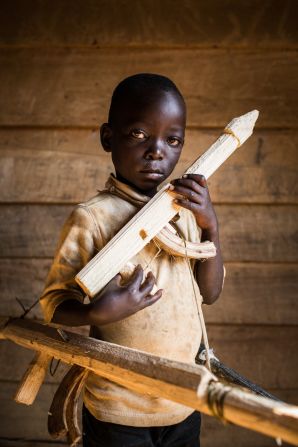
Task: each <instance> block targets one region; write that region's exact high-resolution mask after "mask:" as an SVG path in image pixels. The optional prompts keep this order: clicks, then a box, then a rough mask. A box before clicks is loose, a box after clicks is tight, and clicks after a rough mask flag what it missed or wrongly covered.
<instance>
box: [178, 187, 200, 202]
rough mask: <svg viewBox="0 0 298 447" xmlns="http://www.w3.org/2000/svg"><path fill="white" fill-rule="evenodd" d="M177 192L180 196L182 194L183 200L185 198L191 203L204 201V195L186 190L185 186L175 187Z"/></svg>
mask: <svg viewBox="0 0 298 447" xmlns="http://www.w3.org/2000/svg"><path fill="white" fill-rule="evenodd" d="M175 192H176V193H178V194H179V195H180V194H181V196H183V197H181V200H182V199H183V198H185V199H188V200H190V201H191V202H195V203H201V201H202V194H199V193H197V192H196V191H193V190H192V189H189V188H185V187H184V186H176V187H175ZM178 200H180V198H179V197H178Z"/></svg>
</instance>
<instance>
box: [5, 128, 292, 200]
mask: <svg viewBox="0 0 298 447" xmlns="http://www.w3.org/2000/svg"><path fill="white" fill-rule="evenodd" d="M219 134H220V130H214V131H206V130H205V131H196V130H188V131H187V133H186V143H185V147H184V149H183V152H182V155H181V159H180V163H179V164H178V166H177V168H176V169H175V171H174V173H173V174H172V176H171V177H172V178H174V177H175V176H179V175H181V174H182V173H183V172H184V170H185V169H186V168H187V167H188V166H190V164H191V163H193V161H194V160H195V158H196V157H198V156H199V154H201V153H202V152H203V151H204V150H206V149H207V148H208V147H209V146H210V145H211V144H212V143H213V142H214V141H215V139H216V138H217V137H218V136H219ZM297 146H298V132H291V131H288V132H287V131H284V132H276V131H271V132H270V131H269V132H268V131H257V132H256V134H254V135H253V136H252V137H251V138H249V139H248V141H247V142H246V143H245V144H244V145H243V147H241V148H240V149H239V150H237V151H236V152H235V153H234V154H233V155H232V156H231V157H230V158H229V160H227V161H226V162H225V163H224V165H223V166H221V168H220V169H219V170H218V171H217V172H216V173H215V174H214V175H213V176H212V177H211V178H210V179H209V181H208V184H209V189H210V192H211V196H212V200H213V201H214V202H216V203H221V202H224V203H235V202H236V203H298V187H297V177H298V168H297V166H298V163H297V161H298V152H297ZM113 170H114V169H113V165H112V162H111V157H110V154H108V153H106V152H104V151H103V149H102V148H101V147H100V143H99V131H97V130H95V129H94V130H54V131H49V130H24V129H20V130H18V131H16V130H9V129H2V130H0V201H1V202H18V203H20V202H22V203H26V202H27V203H28V202H31V203H34V202H45V203H51V202H54V203H68V202H72V203H78V202H81V201H83V200H86V198H87V197H91V196H92V195H93V194H95V192H96V190H97V189H101V188H103V187H104V183H105V181H106V178H107V176H108V175H109V173H110V172H113Z"/></svg>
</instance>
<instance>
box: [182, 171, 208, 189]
mask: <svg viewBox="0 0 298 447" xmlns="http://www.w3.org/2000/svg"><path fill="white" fill-rule="evenodd" d="M182 178H187V179H191V180H194V181H195V182H197V183H199V185H201V186H203V188H208V185H207V180H206V178H205V176H204V175H202V174H185V175H183V176H182Z"/></svg>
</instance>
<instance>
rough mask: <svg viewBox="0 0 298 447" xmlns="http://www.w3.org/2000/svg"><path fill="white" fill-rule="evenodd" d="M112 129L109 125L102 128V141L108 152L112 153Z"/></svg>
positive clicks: (105, 124)
mask: <svg viewBox="0 0 298 447" xmlns="http://www.w3.org/2000/svg"><path fill="white" fill-rule="evenodd" d="M111 140H112V129H111V127H110V125H109V123H103V124H102V125H101V126H100V141H101V144H102V147H103V148H104V150H105V151H106V152H111V150H112V149H111V148H112V141H111Z"/></svg>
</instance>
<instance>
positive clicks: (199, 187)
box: [41, 73, 223, 447]
mask: <svg viewBox="0 0 298 447" xmlns="http://www.w3.org/2000/svg"><path fill="white" fill-rule="evenodd" d="M185 124H186V106H185V102H184V99H183V97H182V95H181V93H180V92H179V90H178V88H177V87H176V85H175V84H174V83H173V82H172V81H170V80H169V79H168V78H166V77H164V76H160V75H155V74H146V73H143V74H137V75H134V76H130V77H128V78H126V79H124V80H123V81H122V82H121V83H120V84H119V85H118V86H117V88H116V89H115V91H114V93H113V96H112V101H111V106H110V111H109V118H108V123H104V124H102V126H101V128H100V136H101V144H102V146H103V148H104V150H105V151H107V152H111V155H112V160H113V164H114V167H115V176H113V175H111V176H110V178H109V180H108V182H107V184H106V189H105V190H104V191H101V192H100V193H99V194H98V195H96V196H95V197H94V198H92V199H91V200H89V201H88V202H86V203H84V204H80V205H79V206H78V207H76V209H75V210H74V211H73V213H72V215H71V216H70V217H69V219H68V221H67V222H66V224H65V226H64V228H63V231H62V236H61V239H60V242H59V246H58V250H57V253H56V256H55V259H54V262H53V265H52V268H51V270H50V273H49V276H48V279H47V283H46V288H45V291H44V293H43V295H42V297H41V304H42V307H43V310H44V313H45V318H46V320H47V321H51V320H52V321H53V322H55V323H61V324H65V325H70V326H80V325H90V326H91V335H92V336H93V337H96V338H99V339H102V340H106V341H109V342H113V343H117V344H120V345H123V346H128V347H131V348H135V349H140V350H142V351H147V352H150V353H153V354H156V355H159V356H163V357H167V358H170V359H173V360H177V361H183V362H188V363H194V361H195V355H196V353H197V351H198V349H199V345H200V341H201V327H200V323H199V318H198V315H197V304H196V299H198V301H199V302H198V304H199V305H201V301H202V300H203V302H204V303H206V304H212V303H213V302H214V301H215V300H216V299H217V298H218V296H219V294H220V292H221V288H222V283H223V265H222V259H221V253H220V247H219V237H218V223H217V218H216V215H215V212H214V209H213V206H212V203H211V200H210V196H209V193H208V188H207V183H206V180H205V179H204V177H202V176H200V175H188V176H186V177H183V178H180V179H177V180H175V181H173V182H172V183H173V186H174V191H175V192H177V193H179V195H178V196H177V197H179V198H177V203H178V204H179V205H181V207H182V208H181V211H180V212H179V218H178V220H177V221H176V225H177V227H179V233H180V234H181V233H182V234H183V235H184V237H185V238H186V239H188V240H191V241H198V240H200V239H201V241H204V240H209V241H213V242H214V244H215V245H216V248H217V255H216V257H215V258H212V259H209V260H208V261H207V262H204V263H201V262H195V263H192V265H193V271H192V270H190V269H189V263H188V262H187V259H185V258H184V257H173V256H172V255H170V254H168V253H167V252H166V251H164V250H162V251H159V249H158V247H157V246H156V244H155V243H154V242H153V241H151V242H150V243H149V244H147V245H146V246H145V248H144V249H143V250H142V251H141V252H140V253H138V254H137V255H136V256H134V257H133V259H132V260H131V262H132V263H134V264H135V265H137V268H136V269H135V271H134V273H133V275H132V277H131V279H130V281H129V282H128V283H126V284H125V285H122V284H121V277H120V275H117V276H116V277H115V278H114V279H113V280H112V281H110V283H109V284H107V286H106V287H105V288H104V289H103V290H102V291H100V293H99V294H98V295H97V296H96V297H95V298H93V299H92V300H91V302H90V303H88V304H84V293H83V291H82V290H81V289H80V287H79V286H78V285H77V284H76V282H75V280H74V277H75V275H76V273H77V272H78V271H79V270H81V268H82V267H83V266H84V265H85V264H86V263H87V262H88V261H89V260H90V259H91V258H92V257H93V256H94V255H95V254H96V253H97V252H98V251H99V250H101V248H102V247H103V246H104V245H105V244H106V243H107V242H108V241H109V240H110V239H111V238H112V237H113V236H114V235H115V234H116V233H117V232H118V231H119V230H120V229H121V228H122V227H123V226H124V225H125V224H126V223H127V222H128V221H129V220H130V219H131V218H132V216H133V215H134V214H135V213H136V212H137V211H138V210H139V209H140V208H141V207H142V206H143V205H144V204H145V203H146V202H147V201H148V200H150V198H151V197H153V196H154V194H155V193H156V192H157V188H158V186H159V185H160V184H161V183H162V182H163V181H164V180H165V179H166V178H167V177H168V176H169V175H170V174H171V172H172V171H173V169H174V167H175V166H176V164H177V162H178V160H179V157H180V154H181V151H182V147H183V144H184V132H185ZM196 156H197V154H195V155H194V158H195V157H196ZM191 275H193V278H194V279H195V280H193V278H191ZM143 276H145V279H144V281H143ZM155 283H156V284H157V286H158V290H157V291H156V292H155V293H151V292H152V289H153V286H154V284H155ZM194 286H195V292H196V297H195V296H194V290H193V289H194ZM198 286H199V287H198ZM83 399H84V408H83V433H84V434H83V442H84V446H88V447H95V446H106V447H107V446H109V447H113V446H118V447H120V446H125V447H130V446H142V447H153V446H167V447H178V446H181V447H182V446H183V447H194V446H199V433H200V414H199V413H198V412H194V411H193V409H191V408H188V407H185V406H183V405H180V404H177V403H175V402H172V401H169V400H166V399H162V398H158V397H153V396H150V395H142V394H139V393H137V392H132V391H130V390H128V389H126V388H124V387H122V386H120V385H117V384H116V383H113V382H111V381H109V380H107V379H104V378H101V377H100V376H97V375H96V374H93V373H89V375H88V378H87V379H86V383H85V389H84V396H83Z"/></svg>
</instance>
